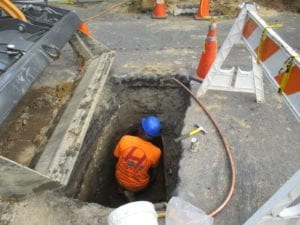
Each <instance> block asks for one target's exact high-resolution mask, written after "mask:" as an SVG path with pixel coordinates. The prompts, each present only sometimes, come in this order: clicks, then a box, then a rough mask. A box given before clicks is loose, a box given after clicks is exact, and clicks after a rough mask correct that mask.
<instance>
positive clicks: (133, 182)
mask: <svg viewBox="0 0 300 225" xmlns="http://www.w3.org/2000/svg"><path fill="white" fill-rule="evenodd" d="M114 155H115V156H116V157H117V158H118V163H117V165H116V178H117V180H118V182H119V183H120V185H121V186H123V187H124V188H126V189H127V190H129V191H133V192H135V191H139V190H142V189H144V188H145V187H146V186H147V184H148V182H149V174H148V171H149V169H150V167H156V166H157V164H158V162H159V158H160V155H161V151H160V149H159V148H158V147H156V146H155V145H153V144H152V143H151V142H148V141H145V140H143V139H142V138H140V137H137V136H130V135H125V136H123V137H122V138H121V140H120V141H119V143H118V145H117V146H116V148H115V150H114Z"/></svg>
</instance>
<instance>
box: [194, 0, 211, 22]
mask: <svg viewBox="0 0 300 225" xmlns="http://www.w3.org/2000/svg"><path fill="white" fill-rule="evenodd" d="M209 18H210V16H209V0H200V4H199V7H198V11H197V13H196V15H195V19H197V20H203V19H209Z"/></svg>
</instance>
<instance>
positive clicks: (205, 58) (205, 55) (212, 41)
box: [197, 20, 218, 79]
mask: <svg viewBox="0 0 300 225" xmlns="http://www.w3.org/2000/svg"><path fill="white" fill-rule="evenodd" d="M217 48H218V44H217V30H216V22H215V20H214V21H212V22H211V24H210V26H209V30H208V34H207V37H206V39H205V46H204V50H203V52H202V55H201V58H200V61H199V64H198V68H197V76H198V77H200V78H201V79H204V78H205V76H206V75H207V73H208V71H209V69H210V67H211V66H212V64H213V63H214V61H215V59H216V56H217V51H218V50H217Z"/></svg>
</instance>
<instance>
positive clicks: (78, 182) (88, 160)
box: [0, 74, 190, 207]
mask: <svg viewBox="0 0 300 225" xmlns="http://www.w3.org/2000/svg"><path fill="white" fill-rule="evenodd" d="M172 77H176V78H178V79H180V80H181V81H182V82H183V83H186V84H188V80H187V79H186V77H185V76H180V75H167V76H166V75H164V76H160V75H149V74H148V75H136V76H129V75H122V76H113V77H109V78H108V79H107V81H106V83H105V85H104V88H103V91H102V92H101V93H100V97H99V99H100V100H99V102H98V103H97V106H96V110H95V112H94V115H93V118H92V120H91V122H90V125H89V128H88V130H87V133H86V135H85V137H84V140H83V144H82V147H81V149H80V151H79V152H80V153H79V156H78V158H77V161H76V163H75V164H74V166H73V167H72V168H68V169H70V170H72V174H71V176H70V179H69V182H68V185H67V186H66V187H64V188H63V191H64V193H65V194H66V195H67V196H68V197H72V198H77V199H79V200H81V201H85V202H94V203H99V204H101V205H103V206H106V207H118V206H120V205H122V204H124V203H126V202H127V199H126V197H125V196H124V195H123V193H121V192H120V191H119V188H118V185H117V183H116V180H115V178H114V167H115V164H116V158H115V157H114V156H113V150H114V148H115V146H116V144H117V142H118V141H119V139H120V138H121V137H122V136H123V135H125V134H132V135H134V134H135V132H136V131H137V128H138V127H139V125H140V119H141V118H142V117H145V116H148V115H156V116H158V117H159V118H160V119H161V121H162V134H161V137H159V138H157V139H156V140H154V144H155V145H157V146H158V147H160V148H161V150H162V157H161V160H160V163H159V165H158V169H157V170H158V173H157V174H158V175H157V177H156V179H155V180H154V182H153V183H152V184H151V185H150V186H149V187H148V188H147V189H146V190H145V191H143V192H140V193H138V194H137V195H136V200H147V201H151V202H153V203H157V202H163V201H167V200H169V198H170V197H171V196H172V195H173V194H174V191H176V185H177V183H178V175H177V171H178V162H179V160H180V157H181V152H180V150H181V146H180V145H179V144H178V143H175V142H174V138H176V137H178V136H179V135H180V133H181V130H182V128H183V125H184V124H183V121H184V117H185V112H186V110H187V107H188V106H189V104H190V102H189V101H190V98H189V96H188V95H187V93H186V92H185V91H184V90H183V89H182V88H180V87H179V86H178V85H177V84H176V83H175V82H174V81H173V80H172V79H171V78H172ZM43 90H44V91H45V92H47V94H48V95H49V93H50V92H49V91H48V89H47V88H44V89H43V88H41V89H40V90H39V91H40V92H39V95H38V96H43V93H41V92H42V91H43ZM33 91H35V90H33ZM30 93H31V91H30V92H29V94H28V95H27V96H26V101H23V104H21V105H20V108H19V109H18V110H19V111H20V112H15V114H16V116H12V121H9V122H12V125H13V124H14V121H16V122H18V119H14V118H15V117H16V118H18V115H19V116H20V115H23V114H24V107H25V108H28V105H29V106H30V105H32V104H31V102H33V103H34V102H36V101H37V98H35V97H34V96H35V95H31V94H30ZM68 95H69V94H68ZM30 96H31V97H30ZM54 96H57V93H56V92H54ZM41 104H42V103H41ZM45 104H46V105H47V107H48V108H46V109H47V110H46V111H47V112H52V111H53V110H52V109H51V107H57V105H56V104H50V105H49V102H46V103H45ZM23 106H24V107H23ZM50 106H51V107H50ZM49 107H50V108H49ZM30 109H31V110H34V109H35V108H34V107H30ZM37 109H39V108H37ZM57 110H58V109H56V108H55V111H57ZM39 112H40V111H37V113H34V111H26V113H27V114H28V115H27V114H26V115H27V117H28V118H30V119H28V120H26V123H24V125H23V127H22V129H18V130H17V131H16V130H14V129H11V132H8V134H7V137H6V136H5V135H2V139H3V140H2V139H1V140H2V141H1V143H2V145H0V146H1V149H2V152H1V155H3V156H4V157H8V158H9V159H10V160H12V161H15V162H17V163H20V164H22V165H24V166H27V167H29V168H31V169H35V168H36V164H38V163H39V158H40V155H42V156H43V153H44V152H45V151H44V152H43V149H42V148H41V147H43V146H46V147H47V143H45V142H46V140H48V139H49V138H51V132H50V131H51V130H53V127H55V126H57V125H55V124H53V122H55V121H56V122H58V121H59V122H58V123H64V121H62V119H61V120H59V119H58V118H56V117H55V116H54V117H53V119H51V120H49V121H48V122H47V123H48V125H45V123H42V122H41V121H39V120H44V119H45V117H41V116H40V113H39ZM55 115H60V113H56V114H55ZM27 117H26V118H27ZM21 118H22V117H21ZM51 118H52V117H51ZM62 118H63V117H62ZM31 121H33V122H34V126H36V129H34V130H33V129H30V127H32V126H33V125H31V124H32V123H33V122H31ZM8 124H10V123H8ZM22 124H23V123H22ZM12 125H11V126H12ZM39 125H40V126H41V127H38V126H39ZM46 127H48V128H47V129H46ZM4 128H7V129H8V128H9V127H7V126H6V127H4ZM27 128H28V129H27ZM40 130H48V131H47V132H44V133H43V135H42V133H41V132H40ZM2 131H3V133H2V134H5V133H6V132H5V130H2ZM29 131H30V132H29ZM16 132H17V134H18V136H16V137H15V138H14V139H12V138H9V137H10V136H12V135H13V134H15V133H16ZM29 133H30V135H29ZM22 134H23V135H22ZM41 135H42V137H40V136H41ZM37 136H39V137H40V139H41V140H43V141H41V143H43V144H41V143H40V144H36V146H35V147H34V144H35V143H36V137H37ZM53 136H55V135H53ZM24 139H26V141H27V142H28V143H32V146H33V147H32V148H30V154H29V155H30V157H29V156H28V154H25V153H24V152H26V153H27V152H28V151H29V150H28V148H27V147H26V146H25V147H24V149H22V147H21V146H22V145H20V148H17V149H18V152H15V153H14V155H11V156H10V155H8V154H6V155H5V154H4V153H5V151H4V150H5V149H8V146H15V145H17V144H18V143H19V142H20V140H22V141H23V140H24ZM7 140H9V141H7ZM3 143H7V144H3ZM46 147H45V148H46ZM52 149H53V148H52ZM24 154H25V155H24ZM23 157H25V159H26V160H25V159H23ZM46 160H48V161H51V158H50V157H48V158H46ZM37 171H39V170H37ZM39 172H41V171H39ZM41 173H42V174H45V175H47V176H49V175H48V174H46V173H43V172H41Z"/></svg>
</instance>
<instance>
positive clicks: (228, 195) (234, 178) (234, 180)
mask: <svg viewBox="0 0 300 225" xmlns="http://www.w3.org/2000/svg"><path fill="white" fill-rule="evenodd" d="M172 80H174V81H175V82H176V83H177V84H178V85H179V86H181V87H182V88H184V89H185V90H186V91H187V92H188V93H189V94H190V95H191V96H192V97H193V99H194V100H195V101H196V102H197V103H198V105H199V106H200V107H201V108H202V109H203V111H204V112H205V114H206V115H207V116H208V117H209V119H210V120H211V121H212V123H213V124H214V126H215V127H216V129H217V131H218V134H219V135H220V137H221V140H222V142H223V145H224V147H225V150H226V154H227V157H228V159H229V162H230V168H231V186H230V189H229V191H228V193H227V197H226V198H225V199H224V201H223V202H222V204H220V205H219V206H218V207H217V208H216V209H215V210H214V211H212V212H211V213H210V214H209V216H211V217H214V216H216V215H217V214H218V213H219V212H221V211H222V209H223V208H224V207H225V206H226V205H227V203H228V202H229V200H230V199H231V197H232V194H233V191H234V188H235V183H236V168H235V164H234V161H233V158H232V154H231V151H230V148H229V145H228V143H227V141H226V139H225V137H224V135H223V134H222V132H221V130H220V128H219V126H218V124H217V122H216V121H215V120H214V119H213V118H212V116H211V115H210V113H209V112H208V110H207V109H206V108H205V107H204V105H203V104H202V103H201V102H200V100H199V99H198V98H197V97H196V96H195V95H194V93H193V92H192V91H191V90H190V89H189V88H187V87H186V86H185V85H184V84H183V83H182V82H180V81H179V80H177V79H176V78H174V77H173V78H172Z"/></svg>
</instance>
